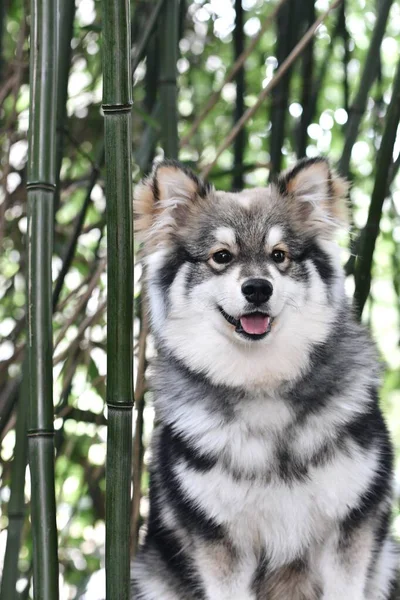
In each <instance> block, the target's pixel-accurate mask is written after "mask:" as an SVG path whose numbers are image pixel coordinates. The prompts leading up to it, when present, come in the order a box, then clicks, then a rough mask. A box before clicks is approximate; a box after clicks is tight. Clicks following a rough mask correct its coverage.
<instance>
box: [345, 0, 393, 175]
mask: <svg viewBox="0 0 400 600" xmlns="http://www.w3.org/2000/svg"><path fill="white" fill-rule="evenodd" d="M392 4H393V0H380V1H379V2H378V3H377V6H378V7H379V10H378V15H377V18H376V22H375V27H374V31H373V33H372V38H371V43H370V45H369V49H368V54H367V58H366V59H365V62H364V70H363V73H362V75H361V79H360V84H359V87H358V91H357V94H356V96H355V98H354V102H353V104H352V105H351V108H350V114H349V120H348V121H347V125H346V139H345V143H344V148H343V152H342V156H341V159H340V161H339V164H338V170H339V171H340V173H341V175H343V176H344V177H347V176H348V174H349V167H350V159H351V152H352V150H353V146H354V144H355V142H356V140H357V136H358V131H359V128H360V123H361V119H362V117H363V115H364V112H365V108H366V106H367V100H368V97H369V92H370V89H371V87H372V84H373V83H374V81H375V78H376V76H377V73H378V67H379V56H380V47H381V44H382V39H383V36H384V34H385V30H386V23H387V20H388V17H389V12H390V8H391V6H392Z"/></svg>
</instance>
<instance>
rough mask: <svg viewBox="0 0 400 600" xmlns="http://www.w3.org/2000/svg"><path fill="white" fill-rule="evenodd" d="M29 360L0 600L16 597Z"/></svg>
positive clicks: (20, 403) (18, 427)
mask: <svg viewBox="0 0 400 600" xmlns="http://www.w3.org/2000/svg"><path fill="white" fill-rule="evenodd" d="M28 366H29V365H28V360H25V361H24V366H23V378H22V385H21V386H20V397H19V399H18V408H17V411H18V415H17V425H16V431H15V450H14V461H13V464H12V469H11V485H10V500H9V503H8V529H7V544H6V551H5V555H4V563H3V577H2V580H1V591H0V600H17V591H16V587H15V586H16V583H17V579H18V557H19V550H20V546H21V534H22V527H23V524H24V518H25V493H24V492H25V469H26V461H27V455H28V438H27V435H26V425H27V423H26V417H27V411H26V407H27V398H28V393H29V387H28V386H29V374H28Z"/></svg>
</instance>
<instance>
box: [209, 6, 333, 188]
mask: <svg viewBox="0 0 400 600" xmlns="http://www.w3.org/2000/svg"><path fill="white" fill-rule="evenodd" d="M342 2H343V0H336V1H335V2H333V3H332V4H331V6H330V7H329V8H328V9H327V10H326V11H325V12H324V13H323V14H322V15H321V16H320V17H318V19H317V20H316V21H315V23H313V24H312V26H311V27H310V28H309V29H308V30H307V31H306V33H305V34H304V36H303V37H302V38H301V40H300V41H299V43H298V44H296V46H295V47H294V48H293V50H292V52H291V53H290V54H289V56H288V57H287V58H286V60H285V61H284V62H283V63H282V64H281V66H280V67H279V69H278V70H277V72H276V73H275V75H274V77H273V78H272V79H271V81H270V82H269V83H268V84H267V85H266V86H265V88H264V89H263V90H262V91H261V92H260V94H259V96H258V98H257V101H256V102H255V103H254V104H253V106H251V107H250V108H248V109H247V110H246V112H245V113H244V115H243V117H242V118H241V119H240V120H239V121H238V122H237V123H236V125H235V127H233V129H232V130H231V132H230V134H229V135H228V136H227V137H226V138H225V140H224V141H223V142H222V144H221V145H220V146H219V148H217V151H216V154H215V158H214V160H213V161H212V162H211V163H210V164H208V165H206V166H205V167H204V168H203V170H202V172H201V176H202V177H204V178H205V177H207V175H208V174H209V173H210V171H211V169H212V168H213V166H214V165H215V164H216V163H217V160H218V158H219V157H220V156H221V154H222V153H223V151H224V150H226V148H228V146H229V145H230V144H231V143H232V142H233V140H234V139H235V137H236V136H237V135H238V133H239V131H240V130H241V129H242V128H243V127H244V125H245V124H246V123H247V121H248V120H249V119H251V117H252V116H253V115H254V114H255V113H256V112H257V110H258V109H259V108H260V106H261V104H262V103H263V102H264V100H265V98H266V97H267V96H268V94H269V93H270V92H271V90H272V89H273V88H274V87H275V86H276V85H277V83H278V82H279V81H280V79H281V78H282V77H283V76H284V74H285V73H286V71H287V70H288V69H289V68H290V67H291V65H292V64H293V63H294V61H295V60H296V59H297V58H298V57H299V56H300V54H301V53H302V51H303V50H304V48H306V46H307V44H309V43H310V41H311V39H312V37H313V35H314V33H315V32H316V30H317V29H318V28H319V26H320V25H321V23H322V22H323V21H324V20H325V19H326V17H327V16H328V15H329V13H330V12H331V11H332V10H334V9H335V8H337V7H338V6H339V5H340V4H341V3H342Z"/></svg>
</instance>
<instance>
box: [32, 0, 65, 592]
mask: <svg viewBox="0 0 400 600" xmlns="http://www.w3.org/2000/svg"><path fill="white" fill-rule="evenodd" d="M30 60H31V64H30V103H29V106H30V114H29V117H30V118H29V124H30V129H29V155H28V183H27V190H28V356H29V372H30V402H29V405H30V406H29V415H28V453H29V467H30V472H31V481H32V492H31V520H32V538H33V588H34V597H35V599H38V600H39V599H40V600H57V598H58V557H57V528H56V506H55V492H54V428H53V377H52V304H51V284H52V281H51V255H52V248H53V221H54V216H53V215H54V195H55V183H56V164H55V156H56V94H57V0H32V2H31V58H30Z"/></svg>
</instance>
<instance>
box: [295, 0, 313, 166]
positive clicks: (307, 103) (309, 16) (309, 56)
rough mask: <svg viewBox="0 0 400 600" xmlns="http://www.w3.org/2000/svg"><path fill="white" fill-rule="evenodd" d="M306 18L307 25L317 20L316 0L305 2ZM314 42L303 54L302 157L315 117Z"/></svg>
mask: <svg viewBox="0 0 400 600" xmlns="http://www.w3.org/2000/svg"><path fill="white" fill-rule="evenodd" d="M304 8H305V19H306V22H307V27H309V26H310V25H311V24H312V23H314V21H315V4H314V0H308V2H306V3H305V6H304ZM314 68H315V60H314V44H313V41H311V43H310V44H309V45H308V47H307V50H306V51H305V52H304V55H303V64H302V73H301V85H302V92H301V106H302V108H303V112H302V113H301V118H300V124H299V129H298V140H297V157H298V158H302V157H303V156H305V155H306V149H307V141H308V133H307V129H308V126H309V125H310V123H311V119H312V117H313V113H312V112H311V111H312V108H313V107H312V90H313V80H314Z"/></svg>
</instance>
